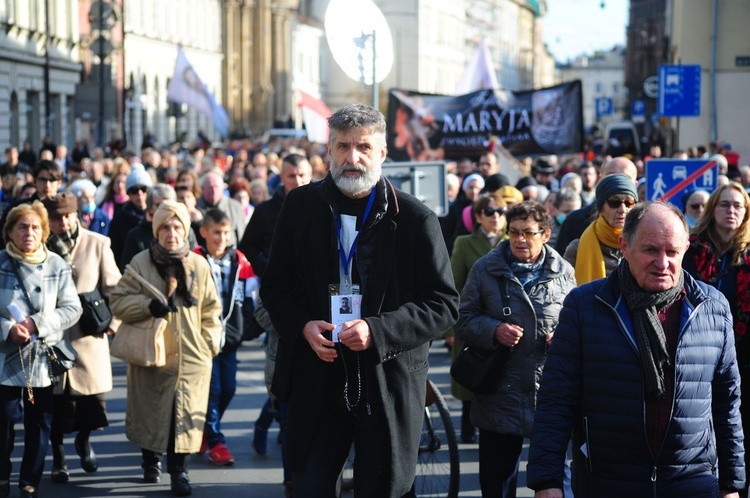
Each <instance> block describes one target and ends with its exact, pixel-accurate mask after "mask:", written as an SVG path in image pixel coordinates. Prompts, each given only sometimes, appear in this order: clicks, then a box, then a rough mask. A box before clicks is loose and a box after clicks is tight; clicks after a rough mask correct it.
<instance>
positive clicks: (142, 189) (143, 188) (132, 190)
mask: <svg viewBox="0 0 750 498" xmlns="http://www.w3.org/2000/svg"><path fill="white" fill-rule="evenodd" d="M138 192H141V193H143V194H145V193H146V192H148V187H146V186H144V185H138V186H136V187H130V188H129V189H128V195H133V194H137V193H138Z"/></svg>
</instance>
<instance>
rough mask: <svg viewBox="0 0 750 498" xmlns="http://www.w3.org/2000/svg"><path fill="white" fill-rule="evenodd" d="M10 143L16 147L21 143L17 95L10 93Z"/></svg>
mask: <svg viewBox="0 0 750 498" xmlns="http://www.w3.org/2000/svg"><path fill="white" fill-rule="evenodd" d="M9 121H10V143H11V145H15V146H16V147H18V146H19V145H20V143H21V136H20V135H21V130H20V129H19V119H18V94H17V93H16V92H10V116H9Z"/></svg>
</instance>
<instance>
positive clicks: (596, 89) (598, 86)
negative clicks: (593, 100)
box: [594, 81, 604, 93]
mask: <svg viewBox="0 0 750 498" xmlns="http://www.w3.org/2000/svg"><path fill="white" fill-rule="evenodd" d="M602 90H604V85H602V84H601V82H599V81H597V82H596V87H595V90H594V91H596V93H602Z"/></svg>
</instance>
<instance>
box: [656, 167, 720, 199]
mask: <svg viewBox="0 0 750 498" xmlns="http://www.w3.org/2000/svg"><path fill="white" fill-rule="evenodd" d="M718 176H719V166H718V165H717V164H716V161H711V160H709V159H651V160H650V161H647V162H646V199H647V200H649V201H656V200H663V201H668V202H671V203H672V204H675V205H676V206H678V207H679V208H680V209H682V196H683V195H685V194H686V193H688V192H690V191H691V190H695V189H703V190H706V191H707V192H709V193H710V192H713V191H714V189H716V186H717V185H716V180H717V178H718Z"/></svg>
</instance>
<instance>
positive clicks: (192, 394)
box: [111, 250, 221, 453]
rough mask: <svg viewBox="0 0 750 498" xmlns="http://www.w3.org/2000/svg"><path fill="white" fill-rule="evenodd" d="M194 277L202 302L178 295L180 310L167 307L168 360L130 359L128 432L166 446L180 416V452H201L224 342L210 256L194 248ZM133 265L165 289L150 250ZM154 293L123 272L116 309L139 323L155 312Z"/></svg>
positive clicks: (150, 445) (144, 444) (138, 440)
mask: <svg viewBox="0 0 750 498" xmlns="http://www.w3.org/2000/svg"><path fill="white" fill-rule="evenodd" d="M187 260H188V265H189V268H190V272H191V273H192V275H193V278H194V279H195V286H194V290H193V295H194V296H195V298H196V300H197V304H195V305H193V306H191V307H187V306H185V303H184V301H183V299H182V297H180V296H179V295H175V296H174V300H175V305H176V307H177V311H176V312H172V313H168V314H167V316H166V317H165V318H166V319H167V329H166V331H165V332H164V338H165V341H164V342H165V346H166V356H167V364H166V365H165V366H163V367H158V368H149V367H140V366H138V365H133V364H129V365H128V376H127V382H128V384H127V400H126V405H125V408H126V410H125V435H126V436H127V438H128V439H129V440H130V441H131V442H133V443H135V444H137V445H138V446H140V447H141V448H145V449H147V450H151V451H156V452H161V453H163V452H165V451H166V450H167V443H168V439H169V428H170V423H171V422H172V407H173V405H174V416H175V418H176V419H175V452H177V453H197V452H198V450H199V449H200V446H201V441H202V439H203V425H204V423H205V420H206V407H207V406H208V391H209V385H210V381H211V368H212V364H213V357H214V356H216V355H217V354H218V353H219V348H220V344H221V321H220V319H221V301H220V300H219V296H218V295H217V293H216V285H215V284H214V281H213V277H212V276H211V270H210V268H209V267H208V262H207V261H206V260H205V259H203V258H202V257H200V256H198V255H197V254H194V253H189V254H188V256H187ZM130 265H131V266H132V267H133V269H134V270H135V271H136V272H137V273H138V274H139V275H141V276H142V277H144V278H145V279H146V280H147V281H148V282H150V283H151V284H153V285H154V286H156V287H157V288H158V289H159V290H160V291H162V292H163V293H165V294H166V282H165V281H164V280H163V279H162V278H161V276H160V275H159V273H158V272H157V269H156V266H155V265H154V263H153V262H152V261H151V256H150V254H149V251H148V250H146V251H143V252H141V253H139V254H137V255H136V256H135V257H134V258H133V260H132V261H131V262H130ZM151 299H152V297H151V296H150V295H148V294H147V293H146V291H145V290H144V289H143V287H142V286H141V285H140V284H139V283H138V282H137V281H135V280H134V279H132V278H131V277H128V276H127V275H126V276H123V278H122V279H121V280H120V283H119V284H117V287H116V288H115V290H114V291H113V292H112V298H111V307H112V312H113V313H114V314H115V315H116V316H117V317H119V318H121V319H122V321H123V322H128V323H134V322H138V321H141V320H145V319H146V318H148V317H149V316H151V315H150V312H149V308H148V306H149V303H150V302H151Z"/></svg>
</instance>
